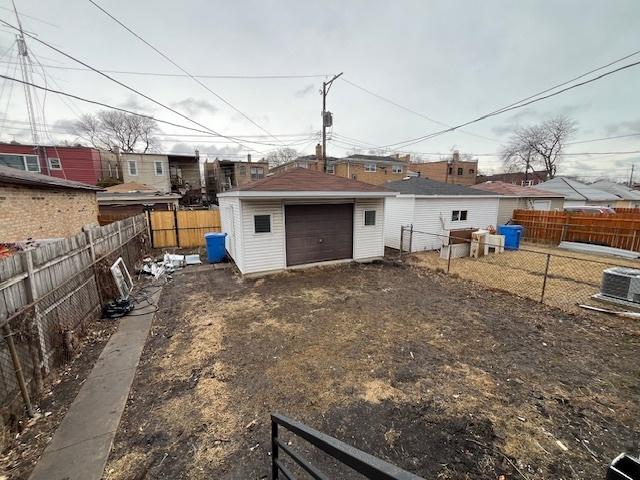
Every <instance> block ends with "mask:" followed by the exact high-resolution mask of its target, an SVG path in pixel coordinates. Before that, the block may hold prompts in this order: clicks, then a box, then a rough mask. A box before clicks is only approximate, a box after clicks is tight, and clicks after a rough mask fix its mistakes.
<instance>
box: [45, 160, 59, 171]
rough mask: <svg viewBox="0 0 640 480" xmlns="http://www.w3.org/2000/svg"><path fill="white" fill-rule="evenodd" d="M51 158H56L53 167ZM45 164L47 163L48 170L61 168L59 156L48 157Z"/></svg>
mask: <svg viewBox="0 0 640 480" xmlns="http://www.w3.org/2000/svg"><path fill="white" fill-rule="evenodd" d="M51 160H57V161H58V166H57V167H54V166H53V164H52V163H51ZM47 164H48V165H49V170H62V160H60V158H59V157H48V158H47Z"/></svg>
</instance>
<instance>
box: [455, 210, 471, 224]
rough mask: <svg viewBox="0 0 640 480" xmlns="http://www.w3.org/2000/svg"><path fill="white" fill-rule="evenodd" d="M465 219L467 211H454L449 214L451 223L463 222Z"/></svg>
mask: <svg viewBox="0 0 640 480" xmlns="http://www.w3.org/2000/svg"><path fill="white" fill-rule="evenodd" d="M466 219H467V210H454V211H453V212H451V221H452V222H458V221H459V222H464V221H465V220H466Z"/></svg>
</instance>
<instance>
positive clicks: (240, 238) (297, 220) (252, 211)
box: [218, 168, 394, 274]
mask: <svg viewBox="0 0 640 480" xmlns="http://www.w3.org/2000/svg"><path fill="white" fill-rule="evenodd" d="M393 195H394V193H392V192H390V191H388V190H386V189H385V188H384V187H379V186H374V185H369V184H365V183H362V182H357V181H355V180H349V179H345V178H341V177H335V176H332V175H326V174H324V173H321V172H316V171H313V170H308V169H303V168H294V169H289V170H286V171H285V172H282V173H280V174H277V175H274V176H271V177H267V178H264V179H262V180H258V181H256V182H253V183H250V184H248V185H245V186H243V187H240V188H238V189H235V190H231V191H228V192H224V193H220V194H219V195H218V199H219V202H220V219H221V223H222V231H223V232H225V233H227V238H226V249H227V252H228V254H229V256H230V257H231V258H232V259H233V260H234V262H235V263H236V266H237V267H238V269H239V270H240V272H241V273H242V274H264V273H271V272H277V271H282V270H286V269H289V268H299V267H302V266H309V265H318V264H326V263H333V262H342V261H371V260H374V259H379V258H382V257H383V256H384V219H385V204H384V199H385V197H389V196H393Z"/></svg>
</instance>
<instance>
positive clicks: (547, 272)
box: [540, 253, 551, 303]
mask: <svg viewBox="0 0 640 480" xmlns="http://www.w3.org/2000/svg"><path fill="white" fill-rule="evenodd" d="M550 261H551V254H550V253H547V264H546V265H545V267H544V279H543V280H542V293H541V295H540V303H544V293H545V291H546V290H547V277H548V276H549V262H550Z"/></svg>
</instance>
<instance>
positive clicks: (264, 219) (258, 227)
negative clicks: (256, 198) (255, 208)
mask: <svg viewBox="0 0 640 480" xmlns="http://www.w3.org/2000/svg"><path fill="white" fill-rule="evenodd" d="M253 226H254V229H255V232H256V233H269V232H271V215H254V216H253Z"/></svg>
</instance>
